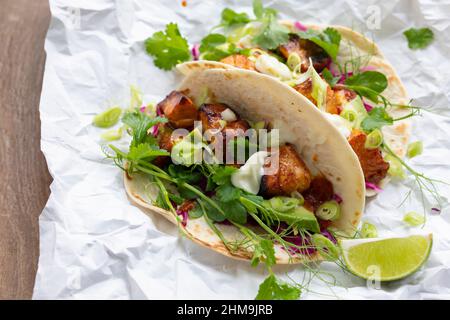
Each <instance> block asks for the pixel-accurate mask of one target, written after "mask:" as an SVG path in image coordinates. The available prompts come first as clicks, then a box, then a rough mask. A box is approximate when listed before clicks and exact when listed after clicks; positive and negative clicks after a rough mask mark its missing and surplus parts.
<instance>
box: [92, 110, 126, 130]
mask: <svg viewBox="0 0 450 320" xmlns="http://www.w3.org/2000/svg"><path fill="white" fill-rule="evenodd" d="M121 114H122V109H121V108H120V107H112V108H109V109H108V110H106V111H104V112H102V113H100V114H98V115H96V116H95V117H94V120H93V121H92V124H93V125H94V126H96V127H99V128H109V127H112V126H113V125H115V124H116V123H117V122H118V121H119V118H120V115H121Z"/></svg>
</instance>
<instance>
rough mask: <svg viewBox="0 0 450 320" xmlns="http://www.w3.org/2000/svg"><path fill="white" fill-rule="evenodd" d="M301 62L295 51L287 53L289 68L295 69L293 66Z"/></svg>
mask: <svg viewBox="0 0 450 320" xmlns="http://www.w3.org/2000/svg"><path fill="white" fill-rule="evenodd" d="M301 63H302V59H301V58H300V56H299V55H298V53H297V52H292V53H291V54H289V57H288V59H287V66H288V67H289V69H291V70H295V68H296V67H297V66H298V65H300V64H301Z"/></svg>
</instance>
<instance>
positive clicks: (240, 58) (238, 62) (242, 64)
mask: <svg viewBox="0 0 450 320" xmlns="http://www.w3.org/2000/svg"><path fill="white" fill-rule="evenodd" d="M220 62H222V63H226V64H229V65H232V66H234V67H236V68H241V69H247V70H255V63H254V62H253V61H251V60H250V59H249V58H248V57H247V56H244V55H243V54H232V55H231V56H228V57H225V58H223V59H222V60H220Z"/></svg>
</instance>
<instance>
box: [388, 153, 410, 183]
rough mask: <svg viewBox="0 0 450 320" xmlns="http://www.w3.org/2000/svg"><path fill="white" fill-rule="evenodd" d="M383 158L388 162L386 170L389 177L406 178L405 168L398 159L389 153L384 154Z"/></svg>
mask: <svg viewBox="0 0 450 320" xmlns="http://www.w3.org/2000/svg"><path fill="white" fill-rule="evenodd" d="M384 159H385V160H386V161H387V162H389V170H388V174H389V175H390V176H391V177H395V178H399V179H404V178H406V173H405V169H404V168H403V165H402V163H401V162H400V161H398V159H397V158H395V157H393V156H391V155H386V156H385V157H384Z"/></svg>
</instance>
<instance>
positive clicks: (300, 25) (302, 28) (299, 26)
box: [294, 21, 308, 31]
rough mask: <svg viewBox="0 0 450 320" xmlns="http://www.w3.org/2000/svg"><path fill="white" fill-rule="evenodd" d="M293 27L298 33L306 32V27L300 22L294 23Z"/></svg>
mask: <svg viewBox="0 0 450 320" xmlns="http://www.w3.org/2000/svg"><path fill="white" fill-rule="evenodd" d="M294 27H296V28H297V29H298V30H300V31H307V30H308V27H307V26H305V25H304V24H303V23H301V22H300V21H295V22H294Z"/></svg>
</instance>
